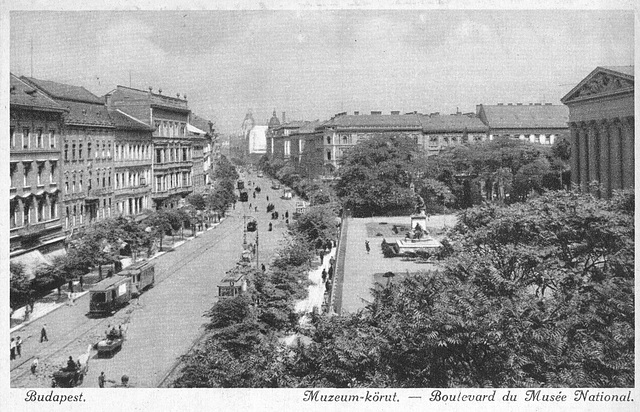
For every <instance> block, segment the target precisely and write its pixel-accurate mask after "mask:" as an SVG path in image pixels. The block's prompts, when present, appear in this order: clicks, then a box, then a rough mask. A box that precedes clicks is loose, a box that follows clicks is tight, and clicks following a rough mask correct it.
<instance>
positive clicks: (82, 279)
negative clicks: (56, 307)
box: [79, 275, 84, 292]
mask: <svg viewBox="0 0 640 412" xmlns="http://www.w3.org/2000/svg"><path fill="white" fill-rule="evenodd" d="M79 280H80V292H82V291H83V290H84V278H83V277H82V275H80V279H79Z"/></svg>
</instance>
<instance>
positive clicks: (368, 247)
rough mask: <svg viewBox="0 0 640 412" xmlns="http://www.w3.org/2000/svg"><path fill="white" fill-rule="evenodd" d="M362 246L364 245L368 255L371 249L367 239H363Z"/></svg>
mask: <svg viewBox="0 0 640 412" xmlns="http://www.w3.org/2000/svg"><path fill="white" fill-rule="evenodd" d="M364 247H365V249H367V255H368V254H369V252H370V251H371V247H370V246H369V241H368V240H365V241H364Z"/></svg>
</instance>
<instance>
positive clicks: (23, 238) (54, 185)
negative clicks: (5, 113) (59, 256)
mask: <svg viewBox="0 0 640 412" xmlns="http://www.w3.org/2000/svg"><path fill="white" fill-rule="evenodd" d="M9 104H10V110H9V153H10V157H9V173H10V183H9V253H10V257H12V258H13V257H15V256H20V255H27V254H29V253H31V252H35V253H41V254H48V253H50V252H54V251H56V250H59V249H63V248H64V239H65V235H64V231H63V227H62V222H61V220H60V219H61V213H60V210H61V203H62V202H61V196H60V176H61V167H60V166H61V163H60V143H61V137H60V136H61V134H62V130H63V129H64V115H65V114H66V112H67V111H66V110H65V109H64V108H63V107H62V106H61V105H59V104H58V103H56V102H55V101H54V100H53V99H51V98H49V97H47V96H46V95H45V94H44V93H42V92H40V91H39V90H37V88H35V87H33V86H32V85H30V84H27V83H26V82H24V81H22V80H21V79H19V78H18V77H17V76H14V75H13V74H11V75H10V92H9Z"/></svg>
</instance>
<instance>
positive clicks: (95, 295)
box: [89, 276, 133, 315]
mask: <svg viewBox="0 0 640 412" xmlns="http://www.w3.org/2000/svg"><path fill="white" fill-rule="evenodd" d="M132 289H133V283H132V281H131V278H130V277H128V276H113V277H110V278H107V279H105V280H103V281H101V282H98V283H96V284H95V285H94V286H93V288H92V289H91V292H90V299H89V313H90V314H91V315H111V314H112V313H114V312H115V311H116V310H118V309H120V308H121V307H122V306H124V305H126V304H127V303H129V301H130V300H131V291H132Z"/></svg>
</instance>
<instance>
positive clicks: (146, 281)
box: [118, 260, 156, 295]
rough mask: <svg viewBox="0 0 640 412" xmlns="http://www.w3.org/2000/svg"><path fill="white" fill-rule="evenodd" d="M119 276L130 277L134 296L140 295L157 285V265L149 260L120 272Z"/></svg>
mask: <svg viewBox="0 0 640 412" xmlns="http://www.w3.org/2000/svg"><path fill="white" fill-rule="evenodd" d="M118 276H128V277H130V278H131V282H132V283H133V290H132V292H133V294H134V295H140V294H141V293H142V292H143V291H144V290H145V289H147V288H149V287H151V286H153V284H154V283H155V281H156V276H155V265H154V264H153V263H152V262H149V261H147V260H145V261H141V262H138V263H134V264H133V265H131V266H129V267H127V268H125V269H124V270H122V271H121V272H119V273H118Z"/></svg>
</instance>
